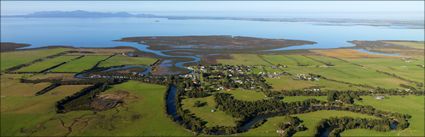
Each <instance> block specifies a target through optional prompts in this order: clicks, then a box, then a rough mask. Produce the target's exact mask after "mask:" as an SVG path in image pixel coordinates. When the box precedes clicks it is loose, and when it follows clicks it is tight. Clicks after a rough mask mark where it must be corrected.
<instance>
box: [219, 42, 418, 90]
mask: <svg viewBox="0 0 425 137" xmlns="http://www.w3.org/2000/svg"><path fill="white" fill-rule="evenodd" d="M343 51H345V49H344V50H343ZM348 53H349V52H348ZM348 53H344V54H347V56H348ZM359 54H360V55H355V54H354V55H355V56H356V58H353V59H351V60H373V59H375V60H378V62H379V60H382V61H383V62H382V63H383V64H385V63H387V65H394V66H397V65H396V64H397V62H395V63H392V62H389V61H388V62H386V61H384V60H394V59H399V60H400V58H377V57H378V56H376V57H375V58H373V59H371V58H359V57H365V55H363V53H359ZM354 55H353V56H354ZM344 56H345V55H344ZM232 57H235V58H233V59H225V60H219V63H223V64H226V63H229V64H231V65H234V64H243V65H251V64H265V65H267V64H268V66H271V64H269V63H268V62H271V63H272V64H275V65H276V64H283V65H287V66H288V67H287V68H282V69H283V71H287V72H289V73H291V74H293V75H295V74H309V73H313V74H319V75H322V76H324V77H326V78H329V79H332V80H336V81H341V82H348V83H352V84H363V85H368V86H372V87H384V88H400V84H406V85H412V83H409V82H407V81H405V80H401V79H399V78H395V77H393V76H389V75H386V74H382V73H379V72H377V71H376V69H374V68H364V67H360V66H357V65H354V64H353V63H359V62H346V61H343V60H339V59H335V58H331V57H326V56H317V55H261V56H255V55H251V54H237V55H232ZM261 57H262V58H261ZM351 60H348V61H351ZM366 62H367V61H366ZM378 62H373V63H376V64H379V63H378ZM285 63H286V64H285ZM360 63H362V62H360ZM360 63H359V64H360ZM414 65H415V64H413V63H412V64H411V65H410V67H411V68H412V70H413V71H412V72H417V73H413V74H407V73H404V74H405V75H411V76H414V77H413V79H416V80H418V79H421V78H422V79H423V76H422V75H418V74H419V73H423V71H422V72H421V71H420V69H421V68H420V67H419V66H414ZM398 66H400V65H398ZM414 67H415V68H414ZM422 69H423V68H422ZM266 70H269V69H266ZM257 71H262V70H261V69H259V70H257ZM272 71H279V70H272ZM390 72H392V71H390ZM412 72H410V73H412ZM407 78H409V77H407ZM267 80H268V82H270V83H271V84H272V85H274V86H273V87H274V88H275V89H276V90H288V89H302V88H307V87H311V86H320V87H322V88H325V89H341V90H348V89H351V90H357V89H364V88H362V87H354V86H352V85H350V84H344V83H341V82H339V83H338V82H333V81H327V80H319V81H314V82H312V81H299V80H297V81H294V80H291V79H290V78H288V77H286V76H282V77H281V78H280V79H267ZM283 83H287V84H283Z"/></svg>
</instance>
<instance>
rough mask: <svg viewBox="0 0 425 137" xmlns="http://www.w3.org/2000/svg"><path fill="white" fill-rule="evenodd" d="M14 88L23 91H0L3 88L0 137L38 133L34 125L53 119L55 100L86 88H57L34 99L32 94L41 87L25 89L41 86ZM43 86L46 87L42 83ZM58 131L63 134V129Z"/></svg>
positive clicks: (52, 133)
mask: <svg viewBox="0 0 425 137" xmlns="http://www.w3.org/2000/svg"><path fill="white" fill-rule="evenodd" d="M2 84H3V83H2ZM16 86H20V87H22V88H3V85H2V90H1V93H2V99H1V127H2V128H1V136H28V135H30V132H31V131H36V130H38V129H37V128H35V127H37V125H39V124H40V123H43V122H44V121H48V120H49V119H52V118H54V117H55V116H56V110H55V104H56V101H58V100H60V99H62V98H64V97H65V96H68V95H71V94H73V93H75V92H77V91H79V90H81V89H82V88H84V87H86V86H84V85H76V86H74V85H72V86H60V87H58V88H56V89H53V90H52V91H49V92H48V93H46V94H44V95H41V96H34V94H33V93H35V92H37V91H38V90H40V89H42V88H32V89H29V88H25V87H39V86H40V85H32V84H25V85H24V84H18V85H16ZM45 86H48V85H47V84H45ZM12 92H13V93H12ZM29 93H31V94H29ZM52 129H53V128H52ZM61 130H62V131H63V129H61ZM57 133H58V132H57V131H55V130H52V132H50V133H49V134H44V135H57Z"/></svg>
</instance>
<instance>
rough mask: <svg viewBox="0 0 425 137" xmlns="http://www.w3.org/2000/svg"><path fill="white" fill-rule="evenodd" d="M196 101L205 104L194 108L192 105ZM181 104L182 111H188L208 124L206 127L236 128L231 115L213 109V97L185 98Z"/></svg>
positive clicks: (214, 104)
mask: <svg viewBox="0 0 425 137" xmlns="http://www.w3.org/2000/svg"><path fill="white" fill-rule="evenodd" d="M196 101H200V102H202V103H206V104H205V105H204V106H200V107H195V106H194V104H195V102H196ZM182 104H183V108H184V109H188V110H189V111H190V112H191V113H193V114H195V116H197V117H199V118H201V119H202V120H204V121H206V122H208V123H207V124H206V126H207V127H213V126H236V123H235V119H234V118H233V117H232V116H231V115H228V114H226V113H225V112H223V111H220V110H217V109H216V108H215V106H216V103H215V101H214V96H209V97H204V98H187V99H183V101H182ZM211 110H213V111H214V112H212V111H211Z"/></svg>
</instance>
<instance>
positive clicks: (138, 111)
mask: <svg viewBox="0 0 425 137" xmlns="http://www.w3.org/2000/svg"><path fill="white" fill-rule="evenodd" d="M83 87H85V86H60V87H58V88H56V89H54V90H53V91H50V92H48V93H46V94H44V95H41V96H7V97H4V98H2V100H1V101H2V102H1V103H2V106H1V112H2V113H1V124H2V132H1V135H2V136H11V135H25V136H26V135H31V136H37V135H41V136H43V135H44V136H45V135H52V136H64V135H65V134H67V133H69V135H70V136H82V135H84V136H113V135H119V136H134V135H144V136H171V135H175V136H188V135H191V133H190V132H188V131H186V130H185V129H184V128H183V127H181V126H180V125H178V124H177V123H175V122H173V121H172V120H171V119H170V118H169V117H168V116H167V114H166V112H165V108H164V107H165V101H164V96H165V92H166V87H164V86H159V85H152V84H144V83H140V82H136V81H130V82H126V83H123V84H119V85H115V86H113V87H112V88H111V89H108V90H107V91H105V92H103V93H102V94H114V93H116V92H123V91H125V92H128V93H129V94H128V96H126V97H125V99H124V103H123V105H120V106H118V107H116V108H114V109H110V110H106V111H101V112H97V113H93V112H92V111H73V112H68V113H65V114H56V112H55V107H54V105H55V103H56V101H58V100H60V99H62V98H64V97H65V96H68V95H71V94H72V93H74V92H77V91H79V90H81V89H82V88H83ZM2 92H10V91H3V90H2ZM60 121H63V122H64V124H65V126H69V125H73V126H72V127H71V128H72V132H68V130H67V129H66V128H64V127H62V126H61V124H60V123H61V122H60ZM72 123H74V124H72ZM40 126H45V127H48V128H40ZM21 128H22V129H24V131H25V132H21ZM30 132H32V133H31V134H30Z"/></svg>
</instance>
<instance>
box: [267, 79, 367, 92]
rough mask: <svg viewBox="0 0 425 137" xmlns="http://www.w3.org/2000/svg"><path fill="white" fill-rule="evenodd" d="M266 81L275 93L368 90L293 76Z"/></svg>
mask: <svg viewBox="0 0 425 137" xmlns="http://www.w3.org/2000/svg"><path fill="white" fill-rule="evenodd" d="M266 81H267V82H268V83H269V84H270V85H271V86H272V87H273V90H275V91H281V90H295V89H305V88H320V89H321V90H335V89H339V90H362V89H366V88H362V87H357V86H351V85H348V84H343V83H337V82H333V81H329V80H325V79H319V80H318V81H306V80H294V79H293V78H292V77H291V76H281V77H280V78H266Z"/></svg>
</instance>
